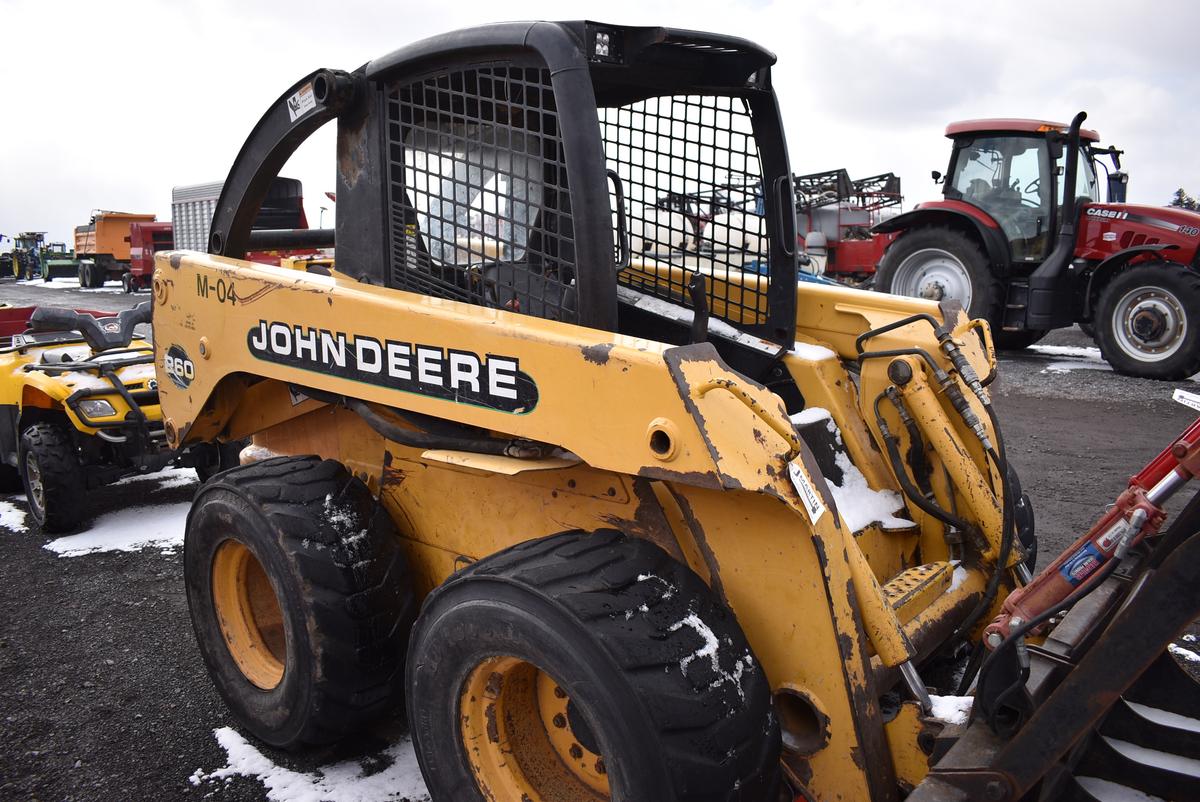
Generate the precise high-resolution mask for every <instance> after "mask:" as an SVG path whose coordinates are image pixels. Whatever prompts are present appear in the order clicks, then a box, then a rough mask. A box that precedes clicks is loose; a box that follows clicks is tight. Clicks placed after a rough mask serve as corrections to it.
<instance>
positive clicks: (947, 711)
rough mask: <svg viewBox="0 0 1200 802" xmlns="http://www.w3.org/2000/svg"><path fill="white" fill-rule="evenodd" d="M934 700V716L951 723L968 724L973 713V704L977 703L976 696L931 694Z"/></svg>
mask: <svg viewBox="0 0 1200 802" xmlns="http://www.w3.org/2000/svg"><path fill="white" fill-rule="evenodd" d="M929 698H930V699H932V700H933V710H932V711H931V713H932V715H933V717H934V718H940V719H941V720H942V721H945V722H947V723H949V724H966V723H967V718H969V717H970V715H971V705H973V704H974V703H975V697H974V696H930V697H929Z"/></svg>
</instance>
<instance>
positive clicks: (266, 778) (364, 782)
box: [188, 727, 430, 802]
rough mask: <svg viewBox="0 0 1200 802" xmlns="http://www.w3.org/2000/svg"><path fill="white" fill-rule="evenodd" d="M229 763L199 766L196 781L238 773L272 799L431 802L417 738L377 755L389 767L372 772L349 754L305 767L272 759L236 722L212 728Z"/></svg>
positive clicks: (290, 801) (281, 801) (279, 801)
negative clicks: (312, 768)
mask: <svg viewBox="0 0 1200 802" xmlns="http://www.w3.org/2000/svg"><path fill="white" fill-rule="evenodd" d="M213 735H215V736H216V738H217V743H219V744H220V745H221V748H223V749H224V750H225V753H226V755H227V756H228V760H229V764H228V765H227V766H225V767H224V768H220V769H216V770H214V771H211V772H205V771H203V770H202V769H196V772H195V773H194V774H193V775H192V776H191V777H189V778H188V779H189V781H190V782H191V783H192V785H196V786H199V785H201V784H203V783H213V782H216V781H218V780H223V779H225V778H227V777H232V776H234V775H241V776H243V777H250V778H253V779H256V780H258V781H259V782H261V783H262V784H263V786H265V787H266V789H267V799H269V800H271V802H284V801H285V800H286V802H400V801H401V800H408V802H428V800H429V798H430V797H429V791H428V789H426V787H425V781H424V780H423V779H421V769H420V767H419V766H418V765H417V755H416V753H415V752H414V751H413V744H412V739H410V738H409V737H407V736H404V737H401V738H400V740H398V741H397V742H396V743H394V744H392V745H391V746H390V747H388V748H387V749H386V750H385V751H384V752H383V753H382V754H381V755H379V756H377V757H376V759H381V762H384V763H386V765H385V766H384V768H382V769H379V770H374V771H372V773H368V771H369V770H368V769H366V768H364V765H363V763H362V762H360V761H358V760H344V761H341V762H339V763H333V764H331V765H328V766H323V767H321V768H320V769H318V770H317V771H315V772H312V773H309V772H300V771H293V770H292V769H288V768H284V767H283V766H279V765H277V764H275V763H274V762H272V761H271V760H270V758H268V757H267V756H266V755H264V754H263V753H262V752H260V751H258V749H256V748H255V747H254V746H253V745H252V744H250V742H248V741H247V740H246V739H245V738H243V737H242V736H241V735H240V734H238V732H237V731H236V730H234V729H233V728H231V727H221V728H220V729H216V730H213Z"/></svg>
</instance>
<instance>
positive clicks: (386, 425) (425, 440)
mask: <svg viewBox="0 0 1200 802" xmlns="http://www.w3.org/2000/svg"><path fill="white" fill-rule="evenodd" d="M301 390H302V392H303V393H304V394H305V395H307V396H309V397H311V398H314V399H316V400H317V401H324V402H325V403H327V404H337V405H341V406H344V407H346V408H347V409H349V410H350V411H351V412H354V413H355V414H357V415H358V416H359V417H361V418H362V419H363V420H364V421H365V422H366V424H367V425H368V426H370V427H371V428H372V429H374V430H375V431H376V432H378V433H379V434H381V435H383V436H384V437H386V438H387V439H388V440H391V441H392V442H395V443H399V444H400V445H404V446H409V447H411V448H422V449H426V450H432V449H446V450H448V451H470V452H473V453H476V454H494V455H496V456H501V457H515V458H516V459H544V458H546V457H547V456H549V455H550V454H551V453H552V452H553V451H554V447H553V446H550V445H548V444H546V443H539V442H536V441H534V440H523V439H520V438H512V439H507V440H506V439H504V438H499V437H487V436H475V437H470V436H463V435H457V434H451V433H449V429H448V425H442V424H445V422H439V428H441V429H442V432H440V433H436V434H435V433H431V432H426V431H420V430H415V429H406V428H405V427H403V426H399V425H397V424H396V423H393V422H392V421H390V420H388V419H387V418H386V417H384V416H383V415H381V414H379V413H378V412H377V411H375V410H374V409H372V408H371V405H370V404H368V403H366V402H365V401H362V400H360V399H358V398H348V397H346V396H344V395H337V394H336V393H327V392H324V391H322V390H315V389H311V388H308V387H304V388H301ZM387 409H389V410H390V411H393V412H394V413H395V414H396V415H399V416H401V417H408V416H409V415H414V417H415V413H406V412H405V411H404V410H398V409H397V410H392V408H391V407H387ZM425 417H426V416H423V415H422V416H420V418H425ZM430 428H432V427H430Z"/></svg>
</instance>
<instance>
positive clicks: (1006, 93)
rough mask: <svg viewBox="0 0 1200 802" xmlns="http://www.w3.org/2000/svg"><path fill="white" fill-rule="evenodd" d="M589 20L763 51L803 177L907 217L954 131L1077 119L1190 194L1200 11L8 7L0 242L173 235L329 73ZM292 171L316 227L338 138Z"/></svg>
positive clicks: (476, 5) (676, 1) (224, 3)
mask: <svg viewBox="0 0 1200 802" xmlns="http://www.w3.org/2000/svg"><path fill="white" fill-rule="evenodd" d="M578 18H591V19H599V20H601V21H605V22H613V23H628V24H642V25H668V26H674V27H684V28H693V29H700V30H714V31H720V32H723V33H730V34H736V35H739V36H743V37H746V38H749V39H752V40H754V41H757V42H759V43H761V44H762V45H764V46H766V47H768V48H770V49H771V50H773V51H774V52H775V53H776V54H777V55H778V57H779V63H778V64H777V65H776V67H775V86H776V88H777V91H778V94H779V96H780V102H781V105H782V108H783V116H784V121H785V124H786V126H787V137H788V145H789V149H790V151H791V161H792V167H793V169H794V170H795V171H796V172H815V171H818V170H824V169H832V168H836V167H845V168H847V169H848V170H849V172H850V174H851V175H852V176H854V177H860V176H865V175H870V174H873V173H879V172H885V171H888V170H891V171H894V172H897V173H899V174H900V175H901V177H902V178H903V179H904V190H905V196H906V197H905V208H910V207H911V206H912V205H913V204H914V203H916V202H918V201H921V200H928V199H931V198H933V197H934V196H935V195H936V194H937V188H935V187H934V186H933V184H932V182H931V181H930V179H929V171H930V170H933V169H939V170H945V167H946V161H947V157H948V155H949V150H948V147H947V145H948V142H947V140H945V139H944V138H943V130H944V128H945V125H946V123H947V122H949V121H951V120H955V119H962V118H970V117H1005V116H1019V117H1040V118H1049V119H1053V120H1063V121H1066V120H1069V119H1070V117H1071V116H1072V115H1073V114H1074V113H1075V112H1076V111H1078V110H1080V109H1084V110H1086V111H1087V112H1088V114H1089V119H1088V123H1087V124H1088V126H1090V127H1094V128H1096V129H1097V130H1099V131H1100V134H1101V136H1102V137H1103V142H1105V143H1106V144H1108V143H1111V144H1115V145H1117V146H1118V147H1121V148H1124V149H1125V150H1126V151H1127V155H1126V157H1125V166H1126V168H1127V169H1128V171H1129V172H1130V174H1131V179H1130V193H1129V195H1130V200H1131V201H1133V202H1141V203H1153V204H1165V203H1166V202H1167V201H1168V200H1169V199H1170V197H1171V194H1172V192H1173V191H1174V190H1175V188H1176V187H1179V186H1183V187H1187V188H1189V189H1190V190H1191V191H1192V192H1194V193H1200V157H1198V156H1197V147H1196V145H1195V140H1196V139H1197V138H1198V135H1197V127H1198V126H1197V123H1200V104H1198V103H1197V100H1198V99H1200V91H1198V89H1197V81H1198V80H1200V75H1198V72H1197V70H1196V66H1195V60H1194V58H1193V54H1194V52H1195V47H1196V32H1197V30H1200V3H1196V2H1192V0H1174V1H1170V2H1157V3H1153V2H1152V3H1146V4H1144V5H1141V6H1138V5H1136V4H1134V5H1131V4H1130V3H1128V2H1116V1H1115V0H1092V2H1088V3H1072V2H1061V0H1060V1H1059V2H1046V0H1041V2H1028V1H1027V0H1020V1H1019V2H970V3H964V2H961V0H957V2H941V1H940V0H939V1H938V2H919V3H918V2H915V0H910V1H909V2H895V1H894V0H893V2H874V0H862V1H861V2H834V1H833V0H823V2H808V1H807V0H805V1H804V2H752V1H750V0H686V1H685V0H668V1H667V2H658V3H649V2H644V1H643V2H627V1H626V0H604V1H603V2H598V1H597V0H591V2H576V1H575V0H555V1H554V2H532V1H529V2H525V1H523V0H508V2H504V3H495V2H488V3H485V2H479V0H454V1H453V2H428V1H427V2H421V3H416V2H410V1H409V0H399V1H398V2H391V3H382V2H381V3H372V2H365V1H364V0H322V1H321V2H317V0H286V2H255V0H240V2H238V1H236V0H206V1H205V2H188V0H174V1H173V2H166V1H165V0H134V1H133V2H124V1H123V0H109V2H96V0H86V1H84V2H78V1H77V0H0V31H3V34H4V47H3V53H4V55H3V65H4V66H3V73H2V74H3V82H2V87H3V88H2V90H0V91H2V92H3V101H2V103H0V108H2V109H3V112H4V114H3V119H2V122H0V233H3V234H6V235H11V234H13V233H15V232H17V231H23V230H45V231H49V232H50V239H51V240H52V241H62V240H67V241H68V242H69V241H70V240H69V237H70V235H71V231H72V229H73V227H74V226H76V225H80V224H83V223H86V222H87V221H88V217H89V214H90V212H91V210H92V209H97V208H100V209H116V210H122V211H138V212H143V211H144V212H154V213H157V214H158V216H159V219H160V220H168V219H170V198H171V187H172V186H175V185H179V184H191V183H200V182H204V181H214V180H221V179H223V178H224V176H225V175H226V173H227V171H228V169H229V166H230V164H231V163H232V161H233V159H234V157H235V156H236V155H237V151H238V149H239V148H240V147H241V144H242V142H243V141H244V139H245V137H246V135H247V134H248V133H249V131H250V129H251V127H252V126H253V125H254V123H255V122H256V121H257V120H258V118H259V116H261V114H262V113H263V112H264V111H265V110H266V108H267V106H268V104H270V103H271V102H273V101H274V100H275V99H276V98H277V97H278V96H279V95H280V94H281V93H282V92H283V91H284V90H285V89H286V88H287V87H288V86H290V85H291V84H292V83H293V82H294V81H295V80H297V79H298V78H300V77H301V76H303V75H305V74H307V73H309V72H311V71H312V70H313V69H315V68H317V67H337V68H341V69H354V68H356V67H358V66H359V65H361V64H362V63H364V62H366V61H368V60H370V59H372V58H375V57H377V56H380V55H383V54H385V53H387V52H388V51H390V50H393V49H395V48H397V47H399V46H401V45H403V44H406V43H408V42H412V41H414V40H417V39H420V38H423V37H425V36H429V35H431V34H435V33H439V32H442V31H447V30H452V29H455V28H461V27H468V26H471V25H476V24H480V23H483V22H487V21H498V20H501V19H578ZM328 128H329V127H327V129H328ZM283 174H284V175H289V176H293V177H297V178H300V179H301V180H302V181H303V182H304V188H305V195H306V205H307V208H308V212H309V219H310V224H311V225H314V226H315V225H317V223H318V218H319V208H318V207H320V206H322V205H325V206H332V204H330V203H329V202H328V201H327V200H326V199H325V198H324V194H323V193H324V192H325V191H326V190H332V189H333V188H334V161H333V137H332V130H331V129H330V130H323V131H322V132H320V133H319V134H318V135H317V136H316V137H314V138H313V139H312V140H310V141H309V142H308V143H306V145H305V146H304V148H303V149H302V150H301V151H300V152H299V153H297V155H296V156H295V157H294V158H293V160H292V162H291V163H290V164H289V165H288V168H287V169H285V170H284V171H283ZM331 215H332V210H331V211H330V212H327V213H326V215H325V223H326V224H327V225H329V224H331V223H332V216H331ZM9 247H10V245H9V243H8V242H5V243H4V244H3V246H0V249H3V250H7V249H8V248H9Z"/></svg>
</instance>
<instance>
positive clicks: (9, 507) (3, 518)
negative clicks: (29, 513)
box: [0, 501, 29, 532]
mask: <svg viewBox="0 0 1200 802" xmlns="http://www.w3.org/2000/svg"><path fill="white" fill-rule="evenodd" d="M0 526H2V527H4V528H5V529H11V530H12V531H14V532H28V531H29V527H28V526H26V525H25V510H23V509H21V508H20V507H18V506H17V505H16V504H13V503H12V502H11V501H0Z"/></svg>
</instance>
